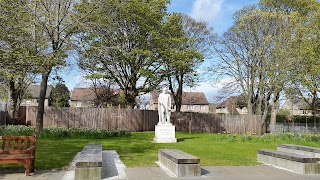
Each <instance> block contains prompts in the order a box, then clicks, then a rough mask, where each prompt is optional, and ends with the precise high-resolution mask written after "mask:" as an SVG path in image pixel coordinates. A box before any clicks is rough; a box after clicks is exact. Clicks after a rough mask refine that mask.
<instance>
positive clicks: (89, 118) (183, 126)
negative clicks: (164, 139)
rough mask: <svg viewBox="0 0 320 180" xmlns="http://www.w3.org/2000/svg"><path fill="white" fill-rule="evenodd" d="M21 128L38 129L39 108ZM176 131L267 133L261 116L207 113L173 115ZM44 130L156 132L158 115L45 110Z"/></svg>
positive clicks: (129, 111)
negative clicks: (53, 128) (25, 125)
mask: <svg viewBox="0 0 320 180" xmlns="http://www.w3.org/2000/svg"><path fill="white" fill-rule="evenodd" d="M25 113H26V115H25V121H24V123H22V124H28V125H32V126H35V125H36V122H35V120H36V115H37V107H27V108H26V110H25ZM171 121H172V123H173V124H174V125H175V126H176V130H177V131H189V129H190V128H191V131H192V132H214V133H217V132H222V131H227V132H230V133H239V134H241V133H246V132H254V133H256V134H258V135H260V134H263V133H265V131H264V129H265V128H264V124H263V123H262V122H261V119H260V116H256V115H252V116H248V115H220V114H204V113H183V112H181V113H177V112H174V113H172V114H171ZM43 123H44V124H43V126H44V127H87V128H97V129H117V128H120V129H129V130H130V131H134V132H139V131H154V128H155V125H156V124H157V123H158V112H157V111H150V110H136V109H112V108H54V107H45V113H44V120H43Z"/></svg>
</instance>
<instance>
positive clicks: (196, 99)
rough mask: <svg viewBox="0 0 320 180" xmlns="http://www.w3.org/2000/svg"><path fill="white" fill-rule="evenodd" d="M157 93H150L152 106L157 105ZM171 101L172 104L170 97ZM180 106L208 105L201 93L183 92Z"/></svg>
mask: <svg viewBox="0 0 320 180" xmlns="http://www.w3.org/2000/svg"><path fill="white" fill-rule="evenodd" d="M159 94H160V93H159V92H156V91H153V92H151V96H150V98H151V101H150V102H153V103H154V104H157V103H158V97H159ZM171 101H172V103H173V104H174V100H173V97H172V96H171ZM181 104H182V105H189V104H192V105H209V102H208V100H207V98H206V96H205V95H204V93H203V92H183V93H182V102H181Z"/></svg>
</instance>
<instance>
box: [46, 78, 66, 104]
mask: <svg viewBox="0 0 320 180" xmlns="http://www.w3.org/2000/svg"><path fill="white" fill-rule="evenodd" d="M50 100H51V103H52V104H51V105H53V106H55V107H69V106H70V105H69V100H70V91H69V89H68V87H67V86H66V85H65V84H64V83H62V82H59V83H58V84H56V85H55V87H54V88H53V89H52V90H51V93H50Z"/></svg>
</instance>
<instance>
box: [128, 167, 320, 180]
mask: <svg viewBox="0 0 320 180" xmlns="http://www.w3.org/2000/svg"><path fill="white" fill-rule="evenodd" d="M125 172H126V175H127V179H128V180H149V179H152V180H172V179H194V180H197V179H213V180H256V179H259V180H270V179H272V180H301V179H304V180H319V179H320V174H315V175H303V174H296V173H292V172H288V171H285V170H281V169H277V168H274V167H271V166H266V165H261V166H202V167H201V176H200V177H183V178H182V177H172V176H169V175H168V174H166V173H165V172H164V171H163V170H162V169H161V168H159V167H148V168H126V169H125Z"/></svg>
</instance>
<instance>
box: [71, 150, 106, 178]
mask: <svg viewBox="0 0 320 180" xmlns="http://www.w3.org/2000/svg"><path fill="white" fill-rule="evenodd" d="M75 162H76V169H75V180H87V179H90V180H100V179H101V168H102V145H101V144H87V145H86V146H85V147H84V148H83V150H82V151H81V152H80V154H79V155H78V157H77V159H76V161H75Z"/></svg>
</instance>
